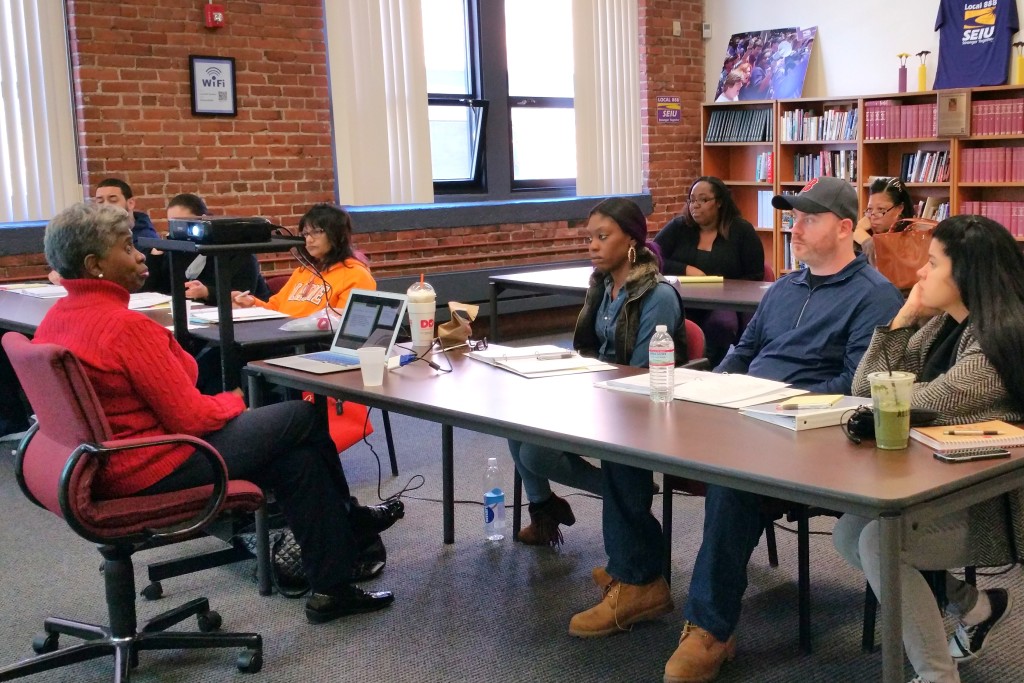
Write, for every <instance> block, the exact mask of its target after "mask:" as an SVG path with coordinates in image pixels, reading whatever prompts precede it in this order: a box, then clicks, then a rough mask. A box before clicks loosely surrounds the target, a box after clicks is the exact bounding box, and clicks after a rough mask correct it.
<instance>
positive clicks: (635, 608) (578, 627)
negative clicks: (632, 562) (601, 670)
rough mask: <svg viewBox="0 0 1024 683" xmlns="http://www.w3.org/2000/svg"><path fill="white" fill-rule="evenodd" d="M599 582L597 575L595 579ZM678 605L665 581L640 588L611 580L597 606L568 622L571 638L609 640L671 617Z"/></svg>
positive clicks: (647, 584)
mask: <svg viewBox="0 0 1024 683" xmlns="http://www.w3.org/2000/svg"><path fill="white" fill-rule="evenodd" d="M596 578H597V575H596V572H595V579H596ZM673 609H675V605H673V604H672V595H671V594H670V593H669V589H668V584H667V583H666V582H665V577H663V576H659V577H658V578H657V579H655V580H654V581H651V582H650V583H645V584H642V585H639V586H636V585H633V584H631V583H622V582H621V581H616V580H614V579H613V580H612V581H611V583H610V584H608V585H607V586H605V592H604V598H603V599H602V600H601V602H599V603H598V604H597V605H596V606H594V607H591V608H590V609H588V610H586V611H585V612H580V613H579V614H577V615H576V616H574V617H573V618H572V620H571V621H570V622H569V635H571V636H577V637H579V638H597V637H600V636H610V635H612V634H615V633H620V632H622V631H628V630H629V628H630V627H631V626H632V625H633V624H635V623H637V622H640V621H646V620H648V619H655V618H657V617H660V616H661V615H663V614H668V613H669V612H671V611H672V610H673Z"/></svg>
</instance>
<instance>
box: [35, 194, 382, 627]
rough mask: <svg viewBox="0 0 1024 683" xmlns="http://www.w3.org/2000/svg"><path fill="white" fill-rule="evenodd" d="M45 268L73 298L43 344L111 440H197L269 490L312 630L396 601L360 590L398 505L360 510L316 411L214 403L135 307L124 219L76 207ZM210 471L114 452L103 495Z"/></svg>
mask: <svg viewBox="0 0 1024 683" xmlns="http://www.w3.org/2000/svg"><path fill="white" fill-rule="evenodd" d="M44 248H45V251H46V259H47V261H48V262H49V263H50V266H51V267H53V269H54V270H56V271H57V272H58V273H60V275H61V277H62V278H63V282H62V284H63V285H64V286H65V287H66V288H67V290H68V296H67V297H66V298H63V299H61V300H59V301H58V302H57V303H56V304H55V305H54V306H53V308H51V309H50V311H49V312H48V313H47V314H46V317H45V318H44V319H43V322H42V323H41V324H40V326H39V329H38V331H37V332H36V337H35V341H36V342H48V343H54V344H59V345H60V346H63V347H65V348H67V349H68V350H70V351H71V352H72V353H73V354H74V355H75V356H76V357H77V358H78V360H79V361H80V362H81V363H82V366H83V367H84V368H85V372H86V374H87V375H88V376H89V380H90V381H91V382H92V385H93V387H94V389H95V390H96V394H97V396H98V397H99V399H100V402H101V403H102V404H103V407H104V411H105V413H106V415H107V419H108V421H109V422H110V427H111V430H112V431H113V433H114V436H115V438H118V439H124V438H131V437H137V436H151V435H158V434H166V433H182V434H191V435H193V436H198V437H202V438H204V439H205V440H206V441H208V442H209V443H210V444H212V445H213V446H214V448H216V449H217V450H218V451H220V453H221V455H222V456H223V457H224V461H225V462H226V464H227V468H228V473H229V475H230V476H231V477H232V478H234V479H246V480H249V481H252V482H254V483H256V484H258V485H260V486H262V487H265V488H272V489H273V490H274V491H275V493H276V496H277V500H278V501H279V502H280V504H281V507H282V508H283V510H284V513H285V516H286V517H287V519H288V523H289V525H290V526H291V528H292V530H293V531H294V533H295V538H296V540H297V541H298V542H299V545H300V546H301V547H302V562H303V567H304V569H305V571H306V577H307V578H308V580H309V582H310V585H311V586H312V588H313V595H312V596H311V597H310V598H309V599H308V600H307V602H306V617H307V619H309V621H311V622H313V623H322V622H325V621H330V620H331V619H335V618H337V617H340V616H343V615H347V614H353V613H356V612H367V611H372V610H375V609H379V608H381V607H385V606H387V605H389V604H391V602H392V601H393V600H394V596H393V595H392V594H391V593H390V592H386V591H381V592H366V591H363V590H361V589H359V588H357V587H355V586H353V585H352V579H353V578H354V577H353V568H354V565H355V562H356V556H357V548H358V546H359V544H360V541H361V539H362V538H364V537H366V536H372V535H375V534H377V533H379V532H380V531H383V530H384V529H386V528H387V527H389V526H391V525H392V524H393V523H394V522H395V521H396V520H397V519H398V518H399V517H401V516H402V509H401V502H400V501H393V502H389V503H386V504H384V505H381V506H376V507H360V506H358V504H357V503H356V502H355V499H354V498H352V496H351V495H350V493H349V489H348V483H347V481H346V480H345V473H344V471H343V470H342V468H341V463H340V461H339V460H338V454H337V452H336V451H335V449H334V445H333V443H332V442H331V438H330V435H329V434H328V432H327V427H326V424H325V423H324V421H323V419H322V417H321V416H320V415H319V413H317V412H316V410H315V409H314V408H313V406H312V405H311V404H309V403H306V402H304V401H289V402H285V403H279V404H276V405H270V406H265V407H262V408H258V409H256V410H246V407H245V403H244V401H243V398H242V392H241V391H240V390H238V389H236V390H234V391H230V392H224V393H221V394H217V395H215V396H205V395H203V394H200V393H199V391H198V390H197V389H196V387H195V383H196V376H197V368H196V362H195V360H194V359H193V358H192V357H191V356H190V355H189V354H188V353H186V352H185V351H184V350H183V349H182V348H181V346H179V345H178V342H177V341H175V339H174V337H173V335H172V334H171V333H170V332H169V331H168V330H166V329H165V328H163V327H162V326H160V325H158V324H157V323H155V322H153V321H152V320H150V319H149V318H147V317H146V316H145V315H142V314H141V313H138V312H135V311H131V310H129V309H128V299H129V294H130V293H131V292H134V291H137V290H138V289H139V288H140V287H141V286H142V284H143V283H144V282H145V281H146V277H147V276H148V275H149V270H148V268H147V267H146V262H145V261H146V259H145V257H144V256H143V255H142V254H141V253H139V251H138V250H136V249H135V246H134V245H133V243H132V236H131V222H130V219H129V217H128V214H127V213H125V212H124V211H123V210H120V209H118V208H116V207H111V206H96V205H90V204H78V205H75V206H72V207H70V208H68V209H66V210H64V211H62V212H61V213H59V214H58V215H57V216H56V217H55V218H54V219H53V220H52V221H50V224H49V225H47V226H46V233H45V237H44ZM209 479H210V472H209V468H208V466H207V465H206V464H205V462H204V461H203V458H202V457H201V456H199V455H198V454H196V453H195V452H194V451H193V450H192V449H191V448H190V447H188V446H185V445H166V446H153V447H151V448H148V449H140V450H137V451H133V452H132V453H130V454H127V453H126V454H122V455H114V456H112V457H111V458H110V459H109V460H108V461H107V462H106V463H105V464H104V466H103V468H102V470H101V472H100V475H99V481H98V492H99V494H100V495H103V494H106V495H110V496H125V495H132V494H135V493H156V492H160V491H170V490H176V489H181V488H186V487H190V486H197V485H200V484H204V483H207V482H208V481H209Z"/></svg>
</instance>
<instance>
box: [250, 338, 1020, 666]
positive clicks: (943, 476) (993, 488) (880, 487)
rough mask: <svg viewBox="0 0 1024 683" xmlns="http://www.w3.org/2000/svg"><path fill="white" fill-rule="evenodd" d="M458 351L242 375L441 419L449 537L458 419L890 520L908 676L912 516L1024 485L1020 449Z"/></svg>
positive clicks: (254, 390)
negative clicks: (860, 425) (855, 429)
mask: <svg viewBox="0 0 1024 683" xmlns="http://www.w3.org/2000/svg"><path fill="white" fill-rule="evenodd" d="M449 358H451V361H452V366H453V368H454V371H453V372H451V373H449V374H441V373H437V372H436V371H434V370H431V369H430V368H428V367H426V366H425V365H424V364H422V363H414V364H412V365H409V366H406V367H404V368H401V369H399V370H396V371H390V372H388V373H386V376H385V378H384V384H383V385H382V386H380V387H364V386H363V384H362V378H361V376H360V373H358V372H343V373H336V374H332V375H320V376H317V375H311V374H307V373H303V372H300V371H295V370H287V369H285V368H278V367H274V366H270V365H266V364H264V363H259V362H257V363H251V364H249V365H248V366H247V367H246V372H247V373H248V374H249V376H250V380H249V381H250V399H251V400H252V401H258V400H259V397H260V395H261V391H262V389H263V386H264V384H267V383H269V384H276V385H281V386H286V387H292V388H295V389H302V390H308V391H313V392H315V393H317V394H322V395H330V396H334V397H336V398H338V399H344V400H352V401H357V402H359V403H363V404H365V405H368V406H372V407H376V408H379V409H381V410H389V411H395V412H398V413H402V414H405V415H410V416H413V417H419V418H422V419H425V420H429V421H432V422H438V423H440V424H441V427H442V430H441V442H442V496H443V508H444V530H443V540H444V542H445V543H453V542H454V539H455V529H454V471H453V470H454V458H453V450H454V444H453V428H454V427H461V428H465V429H471V430H475V431H478V432H483V433H487V434H493V435H496V436H500V437H505V438H511V439H517V440H522V441H530V442H533V443H537V444H540V445H542V446H547V447H550V448H554V449H556V450H567V451H571V452H574V453H581V454H583V455H586V456H591V457H596V458H600V459H602V460H611V461H615V462H621V463H626V464H629V465H634V466H638V467H644V468H648V469H651V470H654V471H658V472H666V473H669V474H675V475H678V476H682V477H688V478H691V479H697V480H699V481H704V482H708V483H712V484H720V485H723V486H729V487H732V488H736V489H741V490H744V491H751V492H754V493H759V494H762V495H766V496H774V497H777V498H783V499H786V500H791V501H794V502H798V503H804V504H806V505H812V506H818V507H823V508H827V509H832V510H839V511H842V512H848V513H853V514H857V515H861V516H864V517H870V518H877V519H880V521H881V551H882V585H881V595H880V596H879V601H880V604H881V606H882V609H881V613H882V643H883V672H884V680H885V681H886V682H887V683H904V680H903V678H902V676H903V649H902V636H901V623H900V619H901V617H900V610H899V607H898V606H899V605H900V584H899V565H898V556H899V549H900V548H901V546H902V542H903V527H902V525H903V524H904V523H906V522H913V521H918V520H923V519H928V518H933V517H936V516H939V515H942V514H946V513H949V512H951V511H954V510H957V509H963V508H965V507H968V506H970V505H973V504H975V503H978V502H981V501H983V500H987V499H989V498H992V497H994V496H997V495H999V494H1002V493H1005V492H1006V491H1010V490H1012V489H1015V488H1019V487H1022V486H1024V452H1022V451H1015V452H1014V455H1013V456H1012V457H1011V458H1010V459H1009V460H989V461H982V462H975V463H963V464H958V465H947V464H943V463H940V462H938V461H937V460H935V458H933V457H932V455H931V451H930V450H929V449H928V448H926V447H924V446H922V445H920V444H918V443H917V442H914V441H911V444H910V447H909V448H908V449H907V450H904V451H881V450H876V449H875V448H874V446H873V444H871V443H867V442H865V443H863V444H860V445H855V444H853V443H851V442H849V441H848V440H847V439H846V438H845V437H844V436H843V434H842V432H841V431H840V430H839V428H825V429H815V430H810V431H804V432H790V431H788V430H785V429H782V428H779V427H777V426H774V425H771V424H768V423H765V422H761V421H760V420H753V419H749V418H745V417H743V416H741V415H739V414H738V413H737V412H736V411H734V410H729V409H726V408H716V407H712V406H705V405H700V404H695V403H686V402H682V401H674V402H672V403H670V404H668V405H659V404H654V403H652V402H651V401H650V400H649V399H648V398H647V397H646V396H642V395H634V394H626V393H620V392H613V391H609V390H607V389H600V388H596V387H594V386H593V383H594V382H595V381H597V380H602V379H609V378H611V377H615V376H623V375H628V374H634V373H636V372H638V371H639V370H637V369H634V368H621V369H618V370H615V371H610V372H603V373H588V374H579V375H564V376H560V377H549V378H544V379H525V378H522V377H519V376H517V375H515V374H513V373H511V372H505V371H503V370H499V369H497V368H494V367H492V366H489V365H486V364H484V363H481V362H478V361H474V360H472V359H469V358H465V357H463V356H461V355H459V354H456V353H449ZM434 360H435V361H436V362H439V363H441V364H442V365H443V363H444V361H443V359H440V360H438V357H437V356H436V355H435V358H434Z"/></svg>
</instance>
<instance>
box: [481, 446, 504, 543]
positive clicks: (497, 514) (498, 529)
mask: <svg viewBox="0 0 1024 683" xmlns="http://www.w3.org/2000/svg"><path fill="white" fill-rule="evenodd" d="M484 538H486V539H487V540H488V541H500V540H501V539H503V538H505V492H504V491H502V490H501V470H500V469H498V459H497V458H487V471H486V472H484Z"/></svg>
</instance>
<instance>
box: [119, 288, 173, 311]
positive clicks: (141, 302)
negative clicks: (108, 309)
mask: <svg viewBox="0 0 1024 683" xmlns="http://www.w3.org/2000/svg"><path fill="white" fill-rule="evenodd" d="M170 300H171V297H170V296H168V295H167V294H161V293H160V292H135V293H134V294H132V295H130V296H129V297H128V308H130V309H131V310H133V311H138V310H140V309H143V308H152V307H154V306H160V305H161V304H166V303H167V302H169V301H170Z"/></svg>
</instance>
